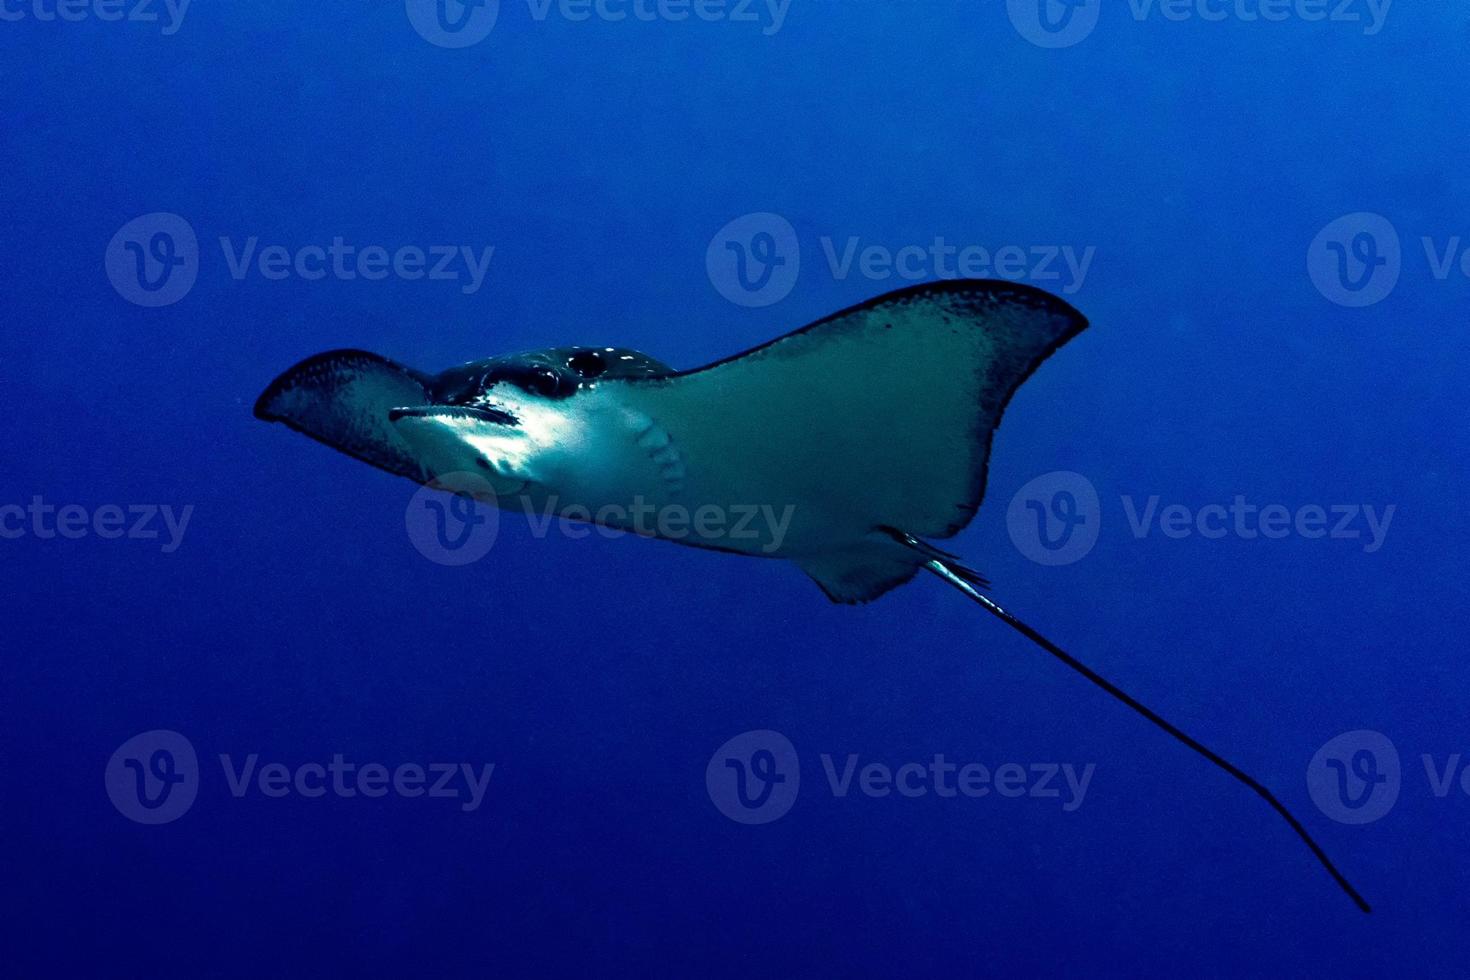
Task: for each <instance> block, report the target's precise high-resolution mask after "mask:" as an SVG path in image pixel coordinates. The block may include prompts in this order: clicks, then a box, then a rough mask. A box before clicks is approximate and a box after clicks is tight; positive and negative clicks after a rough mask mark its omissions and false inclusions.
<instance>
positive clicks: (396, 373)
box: [255, 350, 430, 481]
mask: <svg viewBox="0 0 1470 980" xmlns="http://www.w3.org/2000/svg"><path fill="white" fill-rule="evenodd" d="M428 383H429V379H428V378H427V377H426V376H425V375H423V374H421V373H419V372H418V371H415V370H413V369H412V368H408V367H404V366H403V365H402V364H398V363H396V362H394V361H390V360H388V359H387V358H386V357H382V356H380V355H378V354H373V353H370V352H368V351H360V350H335V351H328V352H326V353H324V354H317V355H316V356H315V357H309V358H307V359H306V360H304V361H302V362H301V363H300V364H297V365H296V366H295V367H293V368H291V369H290V370H288V371H286V372H285V373H284V374H282V375H281V376H280V377H278V378H277V379H276V380H275V381H272V382H271V383H270V386H269V387H267V388H266V390H265V392H264V393H263V394H262V395H261V396H260V398H259V399H258V400H257V401H256V403H255V417H256V418H258V419H263V420H265V421H267V422H284V423H285V424H286V425H288V426H290V427H291V428H293V429H295V430H296V431H297V432H300V433H302V434H304V435H308V436H310V437H311V438H313V439H315V440H317V441H318V442H321V443H324V444H326V445H328V446H331V447H332V448H333V449H336V450H337V451H339V452H342V453H346V454H347V455H348V456H352V457H354V458H356V459H360V460H362V461H363V462H365V463H371V464H372V465H373V466H376V467H378V468H379V469H382V470H387V471H388V472H389V473H394V474H397V475H398V476H406V477H408V478H409V479H411V480H420V481H422V480H424V479H425V478H426V477H427V476H428V474H426V473H425V471H424V468H423V466H422V465H420V463H419V461H418V459H417V456H416V454H415V453H414V452H413V450H412V449H411V448H410V447H409V445H408V444H407V443H406V442H405V441H404V440H403V437H402V436H401V435H400V434H399V433H398V431H397V429H396V428H395V426H394V425H393V424H392V422H390V421H389V417H388V415H389V412H390V411H392V410H393V409H395V408H401V407H404V406H413V405H423V404H425V403H427V402H428V401H429V400H430V399H429V392H428V387H427V386H428Z"/></svg>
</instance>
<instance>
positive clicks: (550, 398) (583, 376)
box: [388, 347, 670, 495]
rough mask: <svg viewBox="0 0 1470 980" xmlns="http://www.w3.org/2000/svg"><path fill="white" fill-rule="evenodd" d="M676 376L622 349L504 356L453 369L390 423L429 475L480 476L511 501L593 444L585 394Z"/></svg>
mask: <svg viewBox="0 0 1470 980" xmlns="http://www.w3.org/2000/svg"><path fill="white" fill-rule="evenodd" d="M669 372H670V369H669V368H668V366H666V365H664V364H662V363H661V362H659V361H656V360H654V359H653V358H651V357H649V356H648V355H647V354H643V353H640V352H638V351H634V350H628V349H624V348H617V347H556V348H550V349H547V350H539V351H524V352H520V353H515V354H504V355H501V356H499V357H492V358H489V359H486V360H483V361H474V362H472V363H469V364H464V365H461V366H459V367H455V368H450V369H449V370H448V371H445V372H443V373H442V374H440V375H438V376H437V377H435V378H433V379H432V380H431V381H430V383H429V384H428V386H427V393H428V396H429V397H428V403H427V404H424V405H403V406H397V407H395V408H393V409H392V410H391V411H390V412H389V414H388V418H389V421H390V422H391V423H392V425H393V427H394V428H395V429H396V431H397V432H398V435H399V436H400V437H401V438H402V439H403V441H404V442H406V443H407V444H408V445H409V446H410V447H411V448H412V450H413V452H414V453H415V454H416V455H417V456H418V458H419V460H420V461H421V462H422V463H423V465H424V466H425V468H426V469H427V470H428V471H429V472H430V473H433V474H435V475H445V474H451V473H474V474H477V475H479V476H480V477H482V478H483V479H485V480H487V481H488V482H489V484H490V486H491V487H493V489H494V491H495V493H497V494H501V495H510V494H515V493H519V492H521V491H523V490H524V489H525V488H526V487H527V485H529V484H531V483H536V482H541V481H543V480H545V479H546V476H547V472H546V471H547V469H548V466H549V465H551V464H552V462H553V461H554V460H555V459H556V457H557V456H559V455H566V454H576V453H577V452H578V451H579V448H580V445H581V443H582V442H583V441H584V440H585V439H586V438H588V433H587V432H586V431H585V429H586V426H587V418H586V413H585V401H586V400H585V399H583V400H581V401H579V400H578V397H577V396H578V395H581V394H583V393H586V392H589V391H592V390H595V389H596V387H597V386H598V385H599V384H600V383H602V382H605V381H611V380H619V379H629V378H652V377H658V376H660V375H665V374H668V373H669Z"/></svg>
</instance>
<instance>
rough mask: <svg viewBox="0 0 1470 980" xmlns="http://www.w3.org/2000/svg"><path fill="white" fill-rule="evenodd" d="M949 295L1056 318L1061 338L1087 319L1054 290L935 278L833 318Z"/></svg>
mask: <svg viewBox="0 0 1470 980" xmlns="http://www.w3.org/2000/svg"><path fill="white" fill-rule="evenodd" d="M946 296H952V297H956V298H958V299H960V300H962V301H969V302H971V303H975V304H983V305H986V306H993V305H994V304H997V303H1000V304H1014V305H1018V306H1022V307H1025V308H1027V309H1032V310H1037V311H1040V312H1041V313H1043V314H1045V315H1047V316H1051V317H1055V318H1057V319H1060V320H1062V321H1064V322H1065V324H1066V327H1065V328H1064V330H1063V332H1062V333H1063V340H1064V341H1065V340H1067V339H1070V338H1072V337H1075V336H1076V335H1077V334H1079V333H1081V332H1082V331H1083V330H1086V329H1087V327H1088V326H1089V322H1088V319H1087V317H1086V316H1084V315H1083V314H1082V311H1080V310H1078V309H1077V307H1075V306H1073V305H1072V304H1071V303H1070V302H1068V301H1067V300H1065V299H1063V298H1062V297H1060V296H1058V295H1057V294H1056V293H1053V292H1049V291H1048V290H1045V289H1042V288H1041V287H1040V286H1033V285H1031V284H1030V283H1025V282H1018V281H1016V280H1012V279H936V280H934V281H933V282H926V283H919V284H917V285H913V286H905V287H903V288H902V289H895V290H893V291H892V292H889V293H884V294H883V295H881V296H876V297H874V298H873V299H870V300H868V301H867V302H865V303H861V304H859V305H858V306H856V307H853V308H851V309H849V310H844V311H842V312H841V313H838V314H834V316H833V317H830V318H829V319H836V318H838V317H840V316H843V315H844V314H846V313H851V312H855V311H858V310H861V309H864V308H871V307H875V306H880V305H883V304H887V303H892V302H895V301H903V300H936V299H939V298H940V297H946Z"/></svg>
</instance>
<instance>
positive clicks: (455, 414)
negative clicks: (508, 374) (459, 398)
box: [388, 405, 519, 425]
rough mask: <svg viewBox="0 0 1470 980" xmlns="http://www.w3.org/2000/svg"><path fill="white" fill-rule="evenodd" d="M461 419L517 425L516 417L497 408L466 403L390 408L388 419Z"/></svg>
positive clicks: (395, 420) (391, 420) (395, 422)
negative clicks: (474, 406)
mask: <svg viewBox="0 0 1470 980" xmlns="http://www.w3.org/2000/svg"><path fill="white" fill-rule="evenodd" d="M415 418H416V419H443V420H449V419H460V420H475V421H479V422H489V423H491V424H492V425H517V424H519V423H518V422H517V420H516V417H515V416H514V415H512V414H510V413H509V412H502V411H500V410H499V409H495V408H472V407H469V406H464V405H456V406H445V405H426V406H423V407H420V408H390V409H389V410H388V421H389V422H392V423H393V424H395V425H397V424H398V422H399V421H401V420H403V419H415Z"/></svg>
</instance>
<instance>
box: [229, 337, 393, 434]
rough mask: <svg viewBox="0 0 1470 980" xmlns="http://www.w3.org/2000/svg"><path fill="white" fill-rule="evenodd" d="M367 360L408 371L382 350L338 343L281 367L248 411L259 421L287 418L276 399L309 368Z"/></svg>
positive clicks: (296, 383)
mask: <svg viewBox="0 0 1470 980" xmlns="http://www.w3.org/2000/svg"><path fill="white" fill-rule="evenodd" d="M364 361H366V362H370V363H372V364H376V365H385V366H389V367H392V368H394V369H396V370H399V371H404V372H405V373H409V372H408V370H407V369H406V368H404V367H403V366H402V365H400V364H397V363H396V362H394V361H392V360H389V359H388V358H386V357H384V356H383V355H382V354H376V353H374V352H372V351H369V350H362V349H360V348H357V347H339V348H335V349H333V350H327V351H322V352H321V353H319V354H312V355H311V356H310V357H306V358H303V359H302V360H300V361H297V362H296V363H295V364H293V365H291V366H290V367H288V368H287V369H286V370H284V371H282V372H281V373H280V374H278V375H276V377H275V378H274V379H273V380H272V381H271V383H270V384H268V385H266V386H265V390H264V391H262V392H261V393H260V397H258V398H257V399H255V406H254V408H253V409H252V410H251V414H252V415H254V416H255V418H257V419H260V420H261V421H262V422H289V421H290V418H289V416H288V415H285V414H282V412H281V411H280V409H279V407H278V402H279V399H280V397H281V396H282V395H284V394H285V393H286V392H287V391H289V390H290V389H291V388H293V387H295V386H297V385H298V384H299V383H300V382H301V380H302V379H303V378H305V377H307V376H308V375H310V374H311V373H312V372H314V371H317V370H319V369H321V368H324V367H326V366H329V365H342V364H350V363H353V362H359V363H360V362H364Z"/></svg>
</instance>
